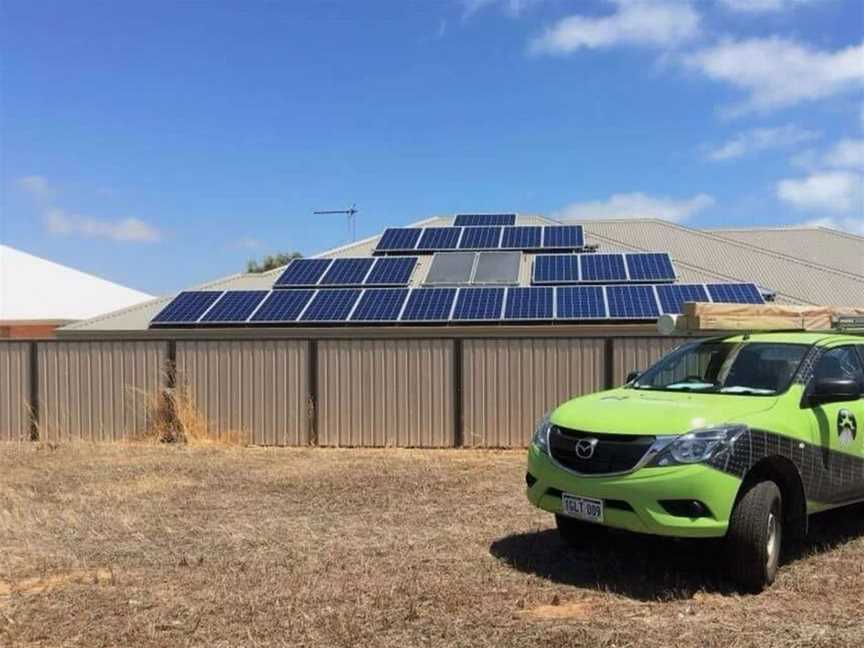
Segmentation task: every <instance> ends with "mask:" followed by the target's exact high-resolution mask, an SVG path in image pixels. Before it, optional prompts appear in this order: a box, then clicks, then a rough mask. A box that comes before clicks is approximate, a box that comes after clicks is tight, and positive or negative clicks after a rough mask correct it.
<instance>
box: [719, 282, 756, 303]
mask: <svg viewBox="0 0 864 648" xmlns="http://www.w3.org/2000/svg"><path fill="white" fill-rule="evenodd" d="M707 287H708V294H710V295H711V301H715V302H719V303H723V304H764V303H765V299H764V298H763V297H762V293H760V292H759V289H758V288H757V287H756V285H755V284H750V283H727V284H708V285H707Z"/></svg>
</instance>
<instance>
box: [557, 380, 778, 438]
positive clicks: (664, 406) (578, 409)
mask: <svg viewBox="0 0 864 648" xmlns="http://www.w3.org/2000/svg"><path fill="white" fill-rule="evenodd" d="M776 403H777V397H776V396H741V395H731V394H695V393H678V392H660V391H639V390H636V389H615V390H612V391H606V392H600V393H598V394H590V395H588V396H583V397H581V398H574V399H573V400H570V401H567V402H566V403H564V404H563V405H561V406H560V407H558V408H557V409H556V410H555V411H554V412H552V415H551V420H552V423H554V424H555V425H560V426H561V427H566V428H571V429H575V430H584V431H586V432H597V433H612V434H614V433H618V434H652V435H661V434H684V433H686V432H689V431H690V430H694V429H696V428H702V427H707V426H711V425H718V424H721V423H746V418H747V417H748V416H750V415H753V414H757V413H759V412H764V411H766V410H769V409H771V408H772V407H774V405H775V404H776Z"/></svg>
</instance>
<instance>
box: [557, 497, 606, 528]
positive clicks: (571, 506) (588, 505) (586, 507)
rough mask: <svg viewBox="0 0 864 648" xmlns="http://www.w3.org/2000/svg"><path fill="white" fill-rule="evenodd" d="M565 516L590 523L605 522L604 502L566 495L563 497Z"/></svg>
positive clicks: (562, 503)
mask: <svg viewBox="0 0 864 648" xmlns="http://www.w3.org/2000/svg"><path fill="white" fill-rule="evenodd" d="M561 506H562V508H563V509H564V515H567V516H569V517H572V518H577V519H579V520H587V521H588V522H602V521H603V500H599V499H594V498H593V497H579V496H578V495H570V494H569V493H564V494H563V495H562V496H561Z"/></svg>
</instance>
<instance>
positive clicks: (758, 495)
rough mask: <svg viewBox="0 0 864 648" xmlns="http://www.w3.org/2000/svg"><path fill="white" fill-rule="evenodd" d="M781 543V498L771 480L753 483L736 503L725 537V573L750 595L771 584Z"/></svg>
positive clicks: (775, 573) (778, 490) (778, 558)
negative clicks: (728, 572)
mask: <svg viewBox="0 0 864 648" xmlns="http://www.w3.org/2000/svg"><path fill="white" fill-rule="evenodd" d="M782 541H783V496H782V495H781V493H780V489H779V488H778V487H777V484H775V483H774V482H772V481H763V482H758V483H756V484H753V485H752V486H751V487H750V488H749V490H748V491H747V492H746V493H745V494H744V496H743V497H742V498H741V499H740V500H739V501H738V504H737V505H736V506H735V510H733V511H732V517H731V519H730V520H729V531H728V533H727V534H726V542H727V544H728V549H727V551H728V559H729V571H730V574H731V576H732V578H733V579H734V580H735V581H736V582H737V583H738V584H739V585H740V586H742V587H743V588H744V589H746V590H747V591H750V592H761V591H762V590H763V589H765V588H766V587H767V586H769V585H771V583H773V582H774V578H775V577H776V576H777V569H778V567H779V565H780V547H781V545H782Z"/></svg>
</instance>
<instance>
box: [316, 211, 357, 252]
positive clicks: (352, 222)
mask: <svg viewBox="0 0 864 648" xmlns="http://www.w3.org/2000/svg"><path fill="white" fill-rule="evenodd" d="M358 211H359V210H358V209H357V204H356V203H352V204H351V206H350V207H349V208H348V209H324V210H320V211H313V212H312V213H313V214H345V216H347V217H348V235H349V236H350V237H351V242H352V243H353V242H354V241H356V240H357V219H356V218H355V214H357V212H358Z"/></svg>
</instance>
